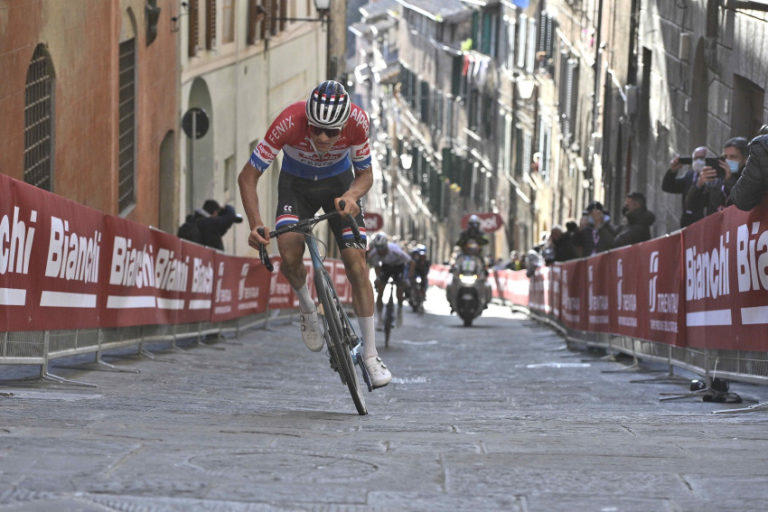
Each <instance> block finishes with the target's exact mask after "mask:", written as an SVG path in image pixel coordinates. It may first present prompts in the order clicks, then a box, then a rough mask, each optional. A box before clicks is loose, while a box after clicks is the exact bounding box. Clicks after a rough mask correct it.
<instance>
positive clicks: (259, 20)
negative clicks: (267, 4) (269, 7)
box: [246, 0, 267, 44]
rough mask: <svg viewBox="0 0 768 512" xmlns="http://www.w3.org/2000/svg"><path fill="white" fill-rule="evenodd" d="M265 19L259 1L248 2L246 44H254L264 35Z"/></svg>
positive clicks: (250, 0) (263, 10)
mask: <svg viewBox="0 0 768 512" xmlns="http://www.w3.org/2000/svg"><path fill="white" fill-rule="evenodd" d="M266 20H267V17H266V15H265V9H264V6H263V4H262V1H261V0H248V30H247V35H246V42H247V43H248V44H256V41H258V40H260V39H264V38H265V35H266V26H267V21H266Z"/></svg>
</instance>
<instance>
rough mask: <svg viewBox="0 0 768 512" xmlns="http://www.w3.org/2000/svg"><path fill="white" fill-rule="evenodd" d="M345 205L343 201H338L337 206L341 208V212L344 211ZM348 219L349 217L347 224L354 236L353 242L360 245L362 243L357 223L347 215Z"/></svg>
mask: <svg viewBox="0 0 768 512" xmlns="http://www.w3.org/2000/svg"><path fill="white" fill-rule="evenodd" d="M346 204H347V203H346V202H345V201H343V200H342V201H339V206H340V207H341V209H342V210H343V209H344V206H345V205H346ZM348 217H349V223H350V225H351V227H352V234H353V235H354V236H355V242H357V243H359V244H362V243H363V237H362V236H360V228H359V227H358V225H357V221H356V220H355V218H354V217H353V216H351V215H348Z"/></svg>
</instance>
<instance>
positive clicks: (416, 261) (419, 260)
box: [409, 244, 432, 298]
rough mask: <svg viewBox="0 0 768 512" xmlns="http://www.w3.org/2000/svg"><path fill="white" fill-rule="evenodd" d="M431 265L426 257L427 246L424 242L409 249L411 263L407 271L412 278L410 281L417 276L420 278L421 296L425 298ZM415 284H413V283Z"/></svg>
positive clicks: (413, 280)
mask: <svg viewBox="0 0 768 512" xmlns="http://www.w3.org/2000/svg"><path fill="white" fill-rule="evenodd" d="M431 265H432V261H430V259H429V258H428V257H427V246H426V245H424V244H418V245H417V246H416V247H414V248H413V249H411V265H410V269H409V273H410V276H411V279H412V281H411V282H412V283H414V282H415V279H416V278H417V277H420V278H421V281H420V283H419V284H420V286H421V291H422V297H424V298H426V292H427V285H428V284H429V283H428V278H427V276H428V275H429V267H430V266H431ZM414 286H415V285H414Z"/></svg>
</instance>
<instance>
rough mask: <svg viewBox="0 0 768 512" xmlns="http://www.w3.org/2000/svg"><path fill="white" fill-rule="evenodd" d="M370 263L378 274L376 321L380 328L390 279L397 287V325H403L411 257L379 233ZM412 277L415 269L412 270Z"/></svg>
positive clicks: (384, 234)
mask: <svg viewBox="0 0 768 512" xmlns="http://www.w3.org/2000/svg"><path fill="white" fill-rule="evenodd" d="M368 261H369V262H370V264H371V266H372V267H373V269H374V272H376V281H375V285H376V291H377V292H378V293H377V295H376V319H377V323H378V324H379V326H381V325H382V323H381V313H382V311H383V309H384V300H383V296H384V289H385V288H386V287H387V282H388V281H389V279H390V278H392V279H393V281H394V282H395V286H396V287H397V325H398V326H399V325H401V324H402V323H403V300H404V299H405V289H406V287H407V285H408V278H409V274H408V273H407V272H408V270H407V268H408V267H409V266H410V263H411V257H410V256H408V254H407V253H406V252H405V251H403V249H401V248H400V246H399V245H397V244H396V243H395V242H390V241H389V238H388V237H387V234H386V233H377V234H376V236H375V237H373V245H372V248H371V250H370V252H369V253H368ZM411 275H413V269H412V268H411Z"/></svg>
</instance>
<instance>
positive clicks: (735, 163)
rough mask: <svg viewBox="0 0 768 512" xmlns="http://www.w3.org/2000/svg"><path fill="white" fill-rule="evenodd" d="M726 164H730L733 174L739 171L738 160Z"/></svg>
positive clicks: (728, 161) (727, 161)
mask: <svg viewBox="0 0 768 512" xmlns="http://www.w3.org/2000/svg"><path fill="white" fill-rule="evenodd" d="M725 163H727V164H728V167H730V168H731V172H732V173H735V172H738V170H739V161H738V160H726V161H725Z"/></svg>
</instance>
